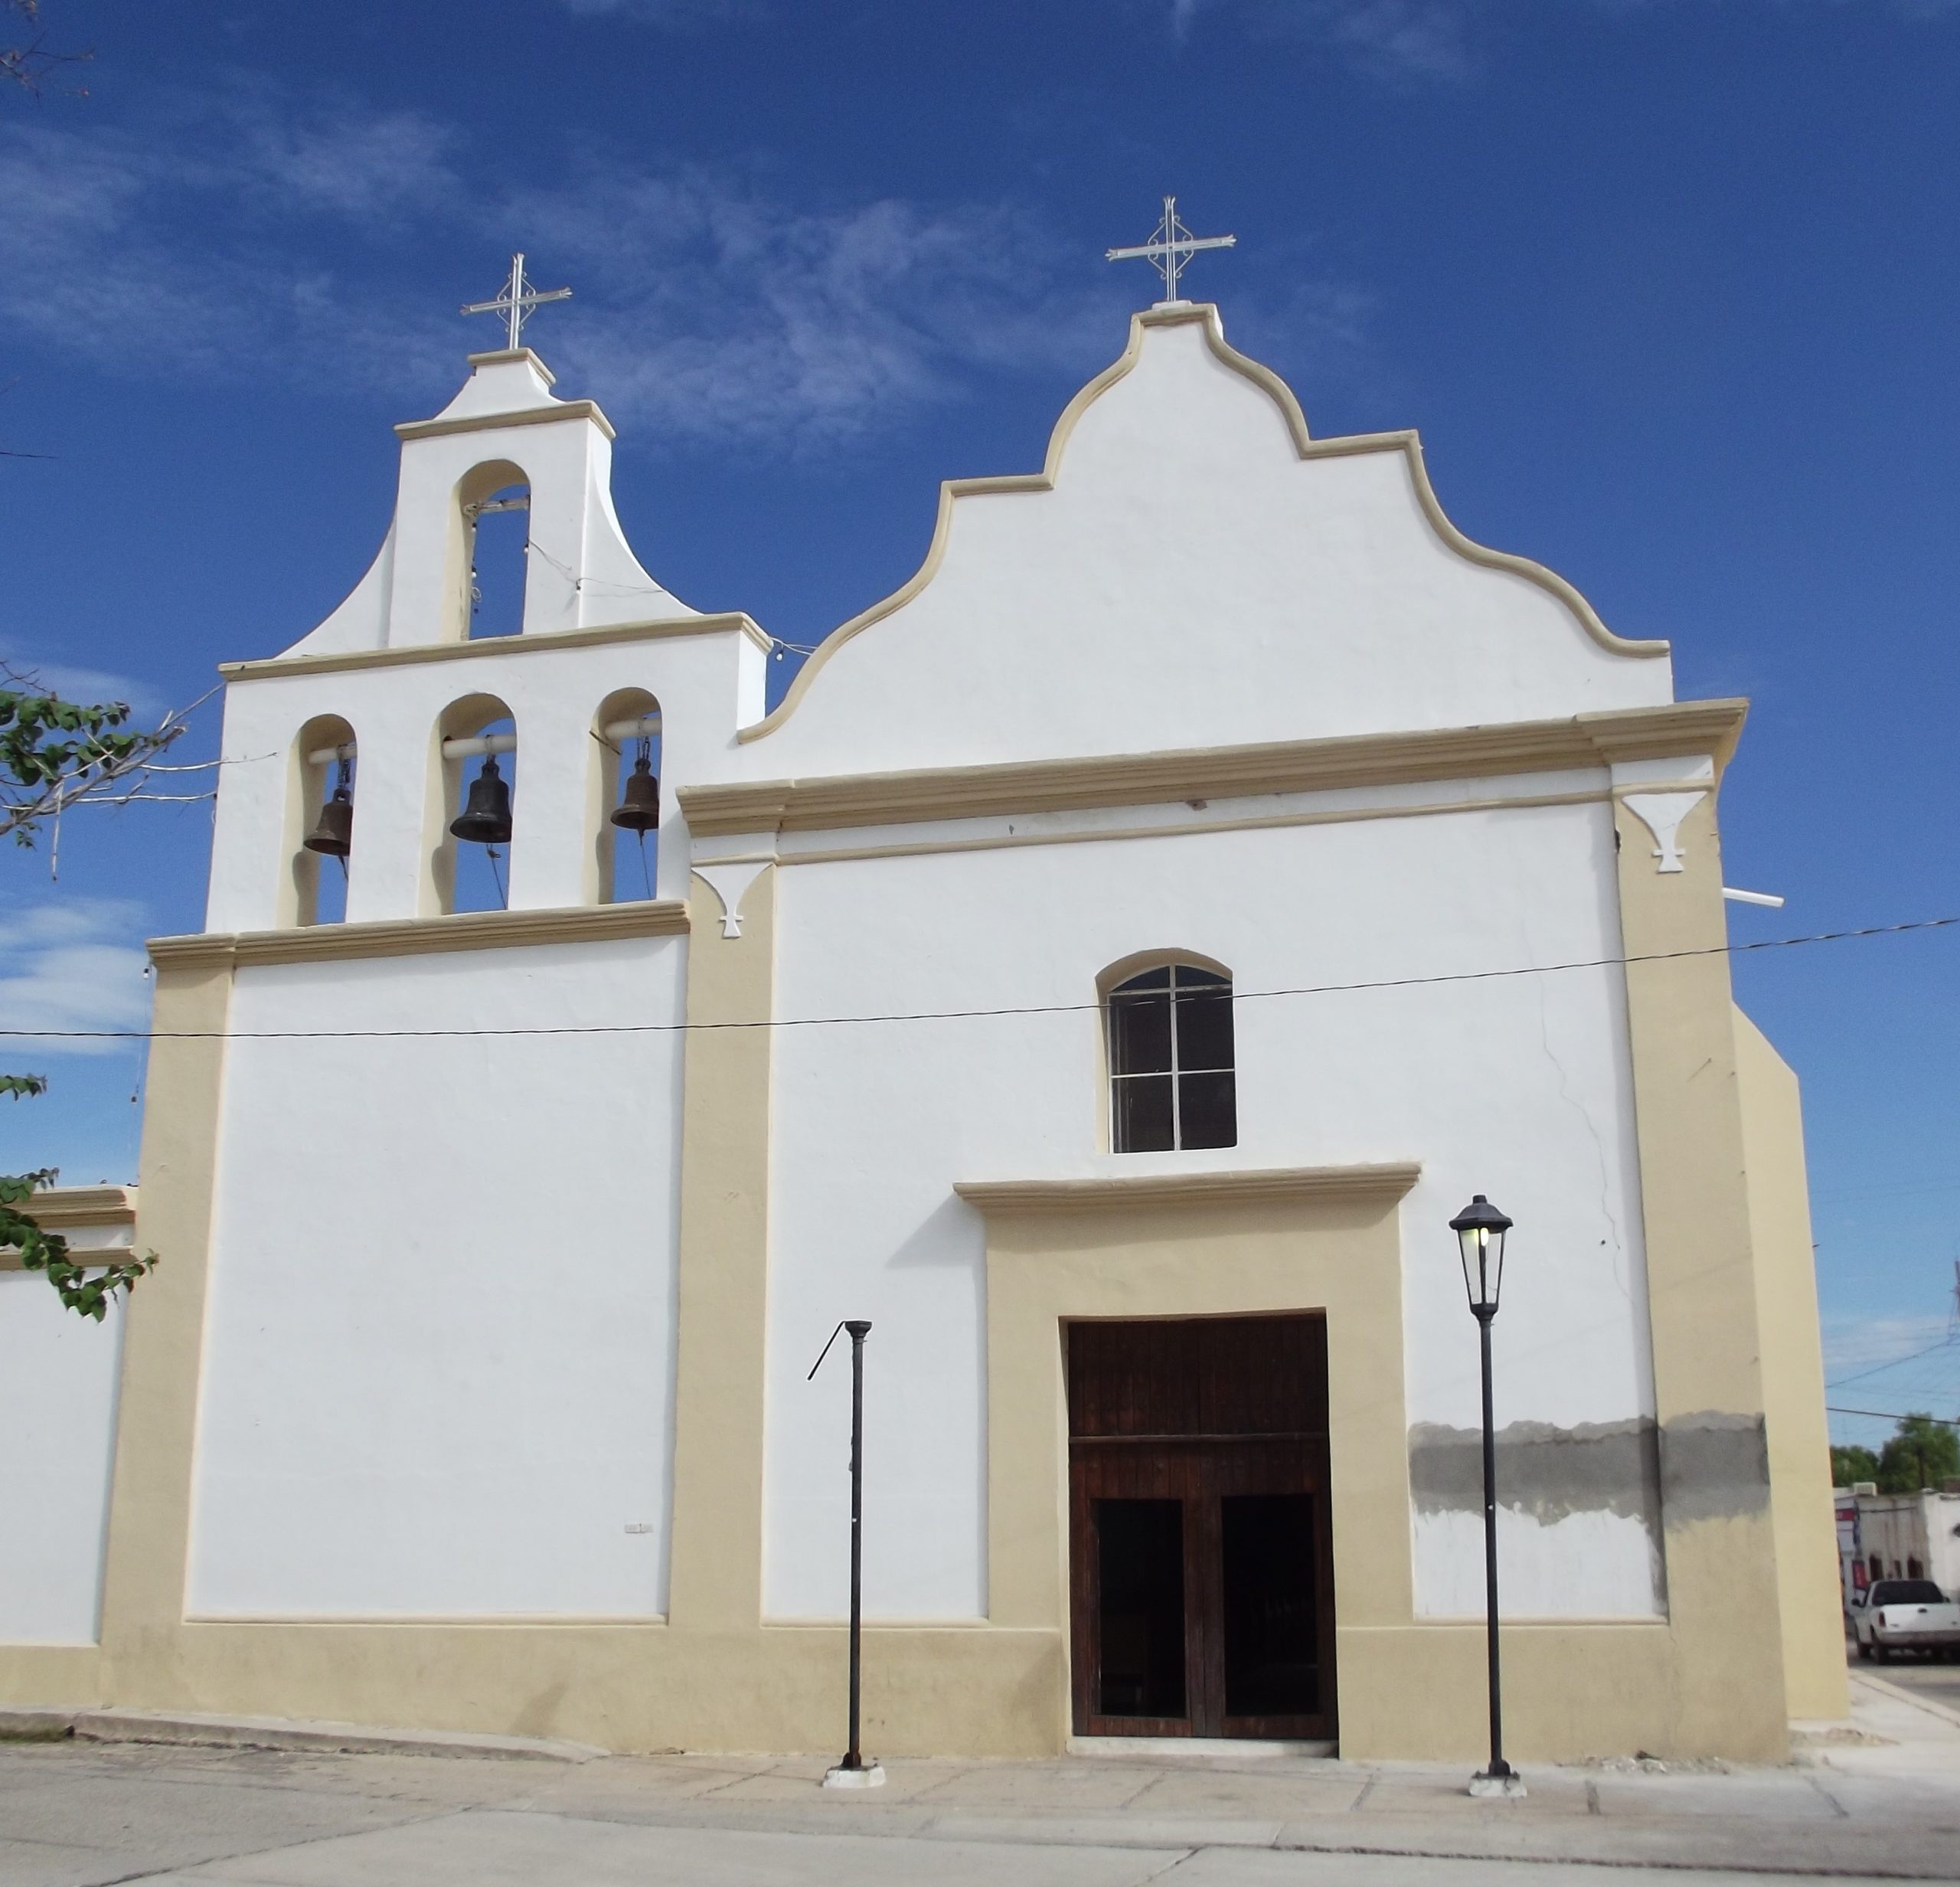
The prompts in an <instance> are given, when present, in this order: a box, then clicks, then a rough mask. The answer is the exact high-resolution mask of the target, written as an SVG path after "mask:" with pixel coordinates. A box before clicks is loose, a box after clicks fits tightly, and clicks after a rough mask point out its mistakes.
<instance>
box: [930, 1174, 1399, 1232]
mask: <svg viewBox="0 0 1960 1887" xmlns="http://www.w3.org/2000/svg"><path fill="white" fill-rule="evenodd" d="M1422 1176H1423V1169H1422V1167H1421V1166H1419V1165H1418V1164H1416V1163H1415V1162H1413V1161H1403V1162H1393V1163H1387V1164H1384V1165H1380V1166H1282V1167H1269V1168H1264V1169H1240V1170H1237V1171H1232V1170H1229V1169H1228V1170H1225V1171H1214V1172H1148V1173H1110V1174H1108V1175H1105V1176H1098V1177H1096V1178H1095V1179H962V1180H959V1181H956V1182H955V1183H954V1186H953V1190H954V1192H957V1193H958V1194H959V1196H960V1197H961V1198H962V1199H964V1200H965V1202H967V1204H968V1205H971V1206H974V1207H976V1208H978V1210H979V1211H981V1212H984V1213H985V1214H986V1215H987V1216H988V1218H1001V1217H1003V1216H1005V1215H1011V1214H1027V1213H1041V1214H1045V1215H1054V1214H1056V1213H1069V1214H1078V1213H1083V1212H1133V1211H1139V1210H1142V1209H1145V1208H1151V1207H1161V1206H1174V1205H1175V1206H1184V1205H1276V1204H1279V1203H1282V1202H1285V1201H1288V1200H1292V1199H1374V1200H1383V1199H1400V1198H1401V1196H1402V1195H1403V1194H1404V1193H1405V1192H1407V1191H1408V1190H1409V1189H1410V1187H1411V1186H1413V1185H1414V1184H1415V1183H1416V1181H1417V1180H1418V1179H1420V1178H1421V1177H1422Z"/></svg>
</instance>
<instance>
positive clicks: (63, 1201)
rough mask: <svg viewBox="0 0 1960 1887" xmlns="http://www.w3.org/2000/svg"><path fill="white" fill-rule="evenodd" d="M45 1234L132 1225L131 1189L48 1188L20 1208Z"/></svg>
mask: <svg viewBox="0 0 1960 1887" xmlns="http://www.w3.org/2000/svg"><path fill="white" fill-rule="evenodd" d="M21 1209H22V1210H23V1211H24V1212H26V1214H27V1215H28V1217H29V1218H31V1219H32V1220H33V1221H34V1223H35V1224H36V1225H38V1226H40V1227H41V1228H42V1229H43V1230H44V1231H61V1230H63V1229H64V1228H65V1227H67V1226H70V1225H134V1224H135V1223H136V1188H135V1187H134V1186H51V1187H49V1189H47V1191H46V1192H37V1193H35V1194H34V1195H33V1196H32V1197H31V1198H30V1199H28V1201H27V1202H26V1203H25V1204H24V1206H23V1207H22V1208H21Z"/></svg>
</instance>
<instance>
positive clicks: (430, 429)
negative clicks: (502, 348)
mask: <svg viewBox="0 0 1960 1887" xmlns="http://www.w3.org/2000/svg"><path fill="white" fill-rule="evenodd" d="M521 352H523V353H528V352H530V349H529V348H524V349H522V350H521ZM504 358H505V359H507V360H508V359H511V358H514V356H512V355H509V354H508V353H507V354H505V356H504ZM554 420H591V421H592V423H593V425H595V426H596V427H598V428H599V430H600V431H601V432H602V433H604V434H605V435H606V437H607V438H608V439H616V438H618V437H619V434H618V433H616V432H615V431H614V430H612V421H611V420H609V419H608V418H607V417H606V415H605V414H603V413H602V412H600V411H599V403H598V402H597V401H595V400H564V401H560V403H559V404H557V405H556V406H531V407H520V408H519V409H518V410H517V411H516V412H514V413H467V414H460V415H459V416H458V417H456V418H455V419H452V420H403V421H402V423H401V424H400V425H399V426H397V427H396V428H395V437H397V439H404V440H406V439H440V438H442V437H444V436H445V435H446V434H447V433H488V432H499V431H501V430H502V429H503V428H504V427H507V426H549V425H550V424H552V422H553V421H554Z"/></svg>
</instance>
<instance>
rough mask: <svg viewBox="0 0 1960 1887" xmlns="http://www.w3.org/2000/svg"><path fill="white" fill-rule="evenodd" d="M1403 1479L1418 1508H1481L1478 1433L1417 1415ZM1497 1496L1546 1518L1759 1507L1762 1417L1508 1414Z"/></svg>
mask: <svg viewBox="0 0 1960 1887" xmlns="http://www.w3.org/2000/svg"><path fill="white" fill-rule="evenodd" d="M1409 1480H1410V1490H1411V1492H1412V1493H1413V1496H1414V1497H1415V1502H1416V1512H1417V1513H1481V1512H1482V1511H1483V1506H1484V1456H1483V1437H1482V1434H1481V1432H1480V1431H1478V1430H1476V1429H1474V1428H1449V1427H1448V1426H1446V1425H1445V1424H1442V1423H1439V1422H1418V1423H1417V1424H1416V1425H1415V1426H1414V1427H1413V1428H1411V1429H1410V1431H1409ZM1497 1492H1498V1505H1499V1506H1504V1507H1509V1508H1511V1509H1512V1510H1513V1511H1514V1512H1516V1513H1525V1514H1529V1515H1530V1517H1531V1518H1532V1519H1534V1520H1536V1521H1537V1522H1539V1523H1540V1525H1541V1526H1550V1525H1551V1524H1552V1523H1553V1522H1554V1521H1557V1520H1562V1519H1564V1518H1565V1517H1566V1515H1568V1514H1573V1513H1612V1514H1617V1515H1619V1516H1621V1517H1622V1518H1623V1519H1638V1520H1641V1521H1643V1522H1645V1524H1646V1526H1647V1529H1648V1532H1649V1533H1650V1534H1652V1535H1655V1537H1656V1538H1657V1539H1658V1535H1659V1532H1660V1524H1661V1516H1662V1514H1663V1513H1665V1515H1666V1516H1667V1519H1668V1522H1670V1523H1671V1524H1672V1525H1674V1526H1681V1525H1683V1524H1684V1523H1686V1522H1691V1521H1695V1520H1709V1519H1732V1518H1735V1517H1737V1516H1742V1515H1745V1514H1753V1513H1761V1512H1762V1511H1763V1510H1764V1509H1766V1507H1767V1506H1768V1505H1769V1451H1768V1448H1767V1446H1766V1442H1765V1439H1764V1435H1763V1429H1762V1417H1761V1416H1759V1415H1725V1414H1713V1413H1704V1414H1694V1415H1684V1416H1679V1417H1677V1418H1675V1419H1674V1421H1670V1422H1668V1424H1665V1425H1664V1427H1661V1428H1657V1427H1656V1425H1655V1423H1654V1421H1652V1420H1651V1418H1648V1417H1645V1416H1643V1417H1641V1418H1638V1419H1636V1420H1633V1421H1623V1422H1579V1423H1576V1424H1574V1425H1573V1427H1571V1428H1558V1427H1556V1426H1555V1425H1554V1424H1552V1423H1550V1422H1511V1423H1510V1424H1507V1425H1506V1426H1505V1427H1504V1428H1501V1429H1499V1430H1498V1435H1497Z"/></svg>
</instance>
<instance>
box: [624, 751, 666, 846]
mask: <svg viewBox="0 0 1960 1887" xmlns="http://www.w3.org/2000/svg"><path fill="white" fill-rule="evenodd" d="M647 747H648V744H647V743H646V742H645V741H642V742H641V743H640V757H639V759H638V760H635V761H634V762H633V770H632V773H630V774H629V776H628V777H627V780H626V791H625V792H624V793H622V795H621V796H620V799H619V804H618V805H617V806H615V807H614V808H613V809H612V823H613V824H614V825H616V826H622V827H624V828H625V829H626V831H628V832H652V831H655V829H658V826H659V824H660V782H659V780H658V779H656V778H655V776H654V771H653V757H652V754H649V753H648V751H647Z"/></svg>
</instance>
